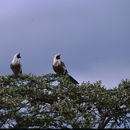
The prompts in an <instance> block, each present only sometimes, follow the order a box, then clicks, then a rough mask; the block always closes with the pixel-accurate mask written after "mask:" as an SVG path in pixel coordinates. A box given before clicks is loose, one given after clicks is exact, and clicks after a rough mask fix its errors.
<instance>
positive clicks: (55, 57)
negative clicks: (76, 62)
mask: <svg viewBox="0 0 130 130" xmlns="http://www.w3.org/2000/svg"><path fill="white" fill-rule="evenodd" d="M60 56H61V53H57V54H56V55H55V56H54V59H53V65H54V64H55V63H56V62H57V61H58V62H60Z"/></svg>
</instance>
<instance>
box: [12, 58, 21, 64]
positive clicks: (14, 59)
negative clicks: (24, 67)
mask: <svg viewBox="0 0 130 130" xmlns="http://www.w3.org/2000/svg"><path fill="white" fill-rule="evenodd" d="M12 64H13V65H16V64H19V59H18V58H17V57H14V58H13V60H12Z"/></svg>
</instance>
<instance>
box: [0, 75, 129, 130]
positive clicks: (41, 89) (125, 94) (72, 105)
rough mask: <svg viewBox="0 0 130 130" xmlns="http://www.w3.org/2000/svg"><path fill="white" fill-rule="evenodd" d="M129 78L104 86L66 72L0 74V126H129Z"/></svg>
mask: <svg viewBox="0 0 130 130" xmlns="http://www.w3.org/2000/svg"><path fill="white" fill-rule="evenodd" d="M129 100H130V80H128V79H126V80H123V81H122V82H121V83H120V84H119V86H118V87H117V88H116V87H115V88H113V89H106V88H104V86H102V85H101V81H98V82H96V83H94V84H91V83H90V82H87V83H85V82H83V83H82V84H81V85H75V84H73V83H71V82H70V80H69V79H68V77H67V76H58V75H57V74H46V75H42V76H35V75H31V74H28V75H27V74H19V75H7V76H0V128H117V127H122V128H129V127H130V126H129V125H130V124H129V122H130V117H129V115H130V102H129Z"/></svg>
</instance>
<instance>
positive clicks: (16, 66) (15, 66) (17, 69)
mask: <svg viewBox="0 0 130 130" xmlns="http://www.w3.org/2000/svg"><path fill="white" fill-rule="evenodd" d="M19 58H21V55H20V53H19V52H18V53H16V54H15V55H14V57H13V60H12V61H11V64H10V68H11V69H12V71H13V73H14V74H21V73H22V66H21V63H20V61H19Z"/></svg>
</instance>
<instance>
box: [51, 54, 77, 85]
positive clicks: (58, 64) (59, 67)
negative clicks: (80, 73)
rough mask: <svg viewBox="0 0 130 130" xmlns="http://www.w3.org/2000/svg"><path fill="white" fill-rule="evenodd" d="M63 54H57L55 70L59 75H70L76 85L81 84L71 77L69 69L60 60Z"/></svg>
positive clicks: (54, 62) (54, 64)
mask: <svg viewBox="0 0 130 130" xmlns="http://www.w3.org/2000/svg"><path fill="white" fill-rule="evenodd" d="M60 57H61V53H57V54H56V55H55V56H54V58H53V65H52V66H53V70H54V71H55V72H56V73H57V74H59V75H68V76H69V78H70V80H71V81H72V82H73V83H74V84H79V83H78V82H77V81H76V80H75V79H74V78H73V77H72V76H71V75H69V73H68V71H67V68H66V66H65V64H64V62H63V61H61V60H60Z"/></svg>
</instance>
